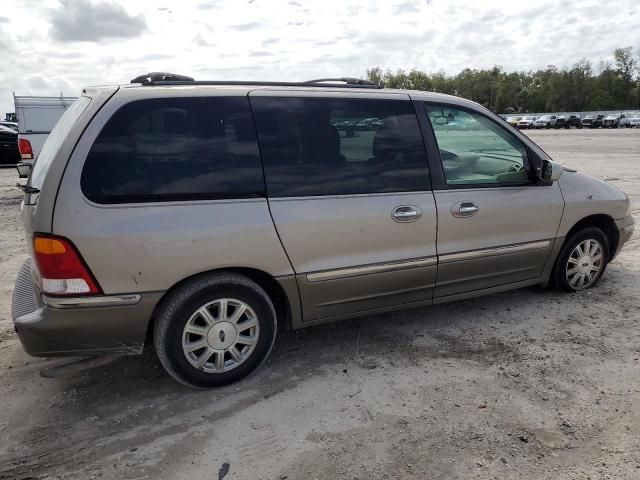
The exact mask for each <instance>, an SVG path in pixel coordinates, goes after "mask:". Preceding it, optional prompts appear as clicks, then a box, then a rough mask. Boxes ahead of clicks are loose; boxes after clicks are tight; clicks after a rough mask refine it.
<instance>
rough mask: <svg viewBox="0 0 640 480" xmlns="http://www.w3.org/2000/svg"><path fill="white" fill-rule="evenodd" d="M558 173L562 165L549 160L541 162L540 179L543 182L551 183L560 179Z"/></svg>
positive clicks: (560, 173) (560, 171)
mask: <svg viewBox="0 0 640 480" xmlns="http://www.w3.org/2000/svg"><path fill="white" fill-rule="evenodd" d="M560 175H562V165H560V164H559V163H556V162H551V161H549V160H544V161H543V162H542V168H541V170H540V180H542V181H543V182H549V183H553V182H557V181H558V180H560Z"/></svg>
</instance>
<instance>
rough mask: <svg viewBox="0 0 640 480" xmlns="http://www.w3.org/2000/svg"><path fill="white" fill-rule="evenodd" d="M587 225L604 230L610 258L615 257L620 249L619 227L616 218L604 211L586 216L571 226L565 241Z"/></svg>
mask: <svg viewBox="0 0 640 480" xmlns="http://www.w3.org/2000/svg"><path fill="white" fill-rule="evenodd" d="M585 227H596V228H599V229H600V230H602V231H603V232H604V234H605V236H606V237H607V240H608V241H609V258H613V256H614V255H615V253H616V251H617V250H618V242H619V240H620V238H619V233H618V229H617V228H616V222H615V221H614V219H613V218H612V217H611V216H609V215H607V214H604V213H599V214H595V215H589V216H588V217H584V218H582V219H581V220H579V221H578V222H576V223H575V225H573V227H571V229H570V230H569V231H568V232H567V235H566V236H565V242H566V241H567V240H568V239H569V238H571V236H572V235H573V234H574V233H576V232H577V231H579V230H582V229H583V228H585Z"/></svg>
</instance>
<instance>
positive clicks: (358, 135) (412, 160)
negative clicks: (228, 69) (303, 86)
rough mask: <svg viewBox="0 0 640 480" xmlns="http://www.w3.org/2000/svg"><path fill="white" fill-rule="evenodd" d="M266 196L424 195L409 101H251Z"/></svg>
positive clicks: (421, 153)
mask: <svg viewBox="0 0 640 480" xmlns="http://www.w3.org/2000/svg"><path fill="white" fill-rule="evenodd" d="M251 104H252V107H253V112H254V115H255V120H256V127H257V130H258V139H259V141H260V150H261V153H262V160H263V164H264V168H265V176H266V181H267V191H268V193H269V195H270V196H274V197H287V196H307V195H340V194H360V193H382V192H408V191H424V190H428V189H429V188H430V187H429V178H428V167H427V159H426V153H425V149H424V144H423V142H422V136H421V133H420V129H419V127H418V121H417V118H416V115H415V112H414V110H413V107H412V105H411V103H410V102H409V101H396V100H367V99H361V100H359V99H331V98H268V97H252V99H251Z"/></svg>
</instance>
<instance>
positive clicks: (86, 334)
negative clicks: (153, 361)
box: [13, 261, 162, 357]
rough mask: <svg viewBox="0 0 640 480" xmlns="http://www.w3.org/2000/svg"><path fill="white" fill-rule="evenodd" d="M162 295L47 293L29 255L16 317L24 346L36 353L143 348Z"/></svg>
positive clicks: (121, 352) (125, 351) (16, 296)
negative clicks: (66, 295) (70, 295)
mask: <svg viewBox="0 0 640 480" xmlns="http://www.w3.org/2000/svg"><path fill="white" fill-rule="evenodd" d="M161 296H162V293H161V292H152V293H144V294H139V295H121V296H104V297H87V298H64V299H60V298H56V299H51V298H47V297H43V296H42V295H41V294H40V292H39V291H38V289H37V287H36V285H35V283H34V282H33V279H32V276H31V268H30V261H27V262H25V264H24V265H23V267H22V268H21V270H20V272H19V274H18V278H17V280H16V285H15V289H14V293H13V322H14V326H15V329H16V332H17V333H18V336H19V338H20V342H21V343H22V346H23V347H24V349H25V351H26V352H27V353H28V354H29V355H33V356H36V357H56V356H60V357H62V356H92V355H125V354H138V353H141V352H142V348H143V346H144V340H145V337H146V333H147V327H148V325H149V321H150V319H151V316H152V314H153V310H154V308H155V306H156V305H157V303H158V301H159V300H160V298H161Z"/></svg>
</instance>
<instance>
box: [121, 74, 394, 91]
mask: <svg viewBox="0 0 640 480" xmlns="http://www.w3.org/2000/svg"><path fill="white" fill-rule="evenodd" d="M131 83H141V84H142V85H145V86H173V85H245V86H266V87H332V88H334V87H337V88H384V85H379V84H377V83H373V82H370V81H368V80H361V79H359V78H351V77H342V78H319V79H316V80H307V81H305V82H260V81H257V80H194V79H193V78H191V77H187V76H185V75H177V74H175V73H164V72H150V73H146V74H144V75H139V76H137V77H136V78H134V79H133V80H131Z"/></svg>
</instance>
